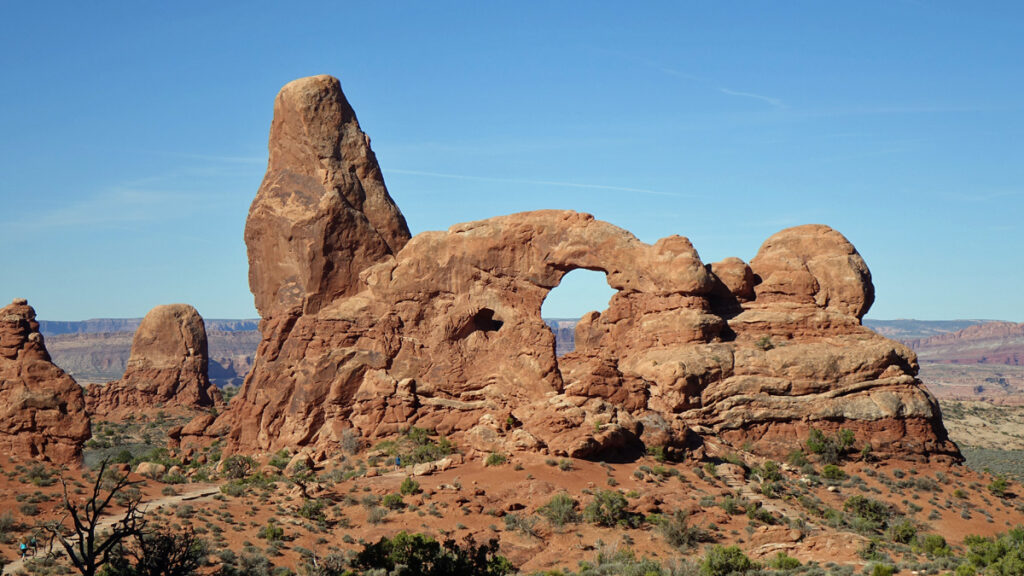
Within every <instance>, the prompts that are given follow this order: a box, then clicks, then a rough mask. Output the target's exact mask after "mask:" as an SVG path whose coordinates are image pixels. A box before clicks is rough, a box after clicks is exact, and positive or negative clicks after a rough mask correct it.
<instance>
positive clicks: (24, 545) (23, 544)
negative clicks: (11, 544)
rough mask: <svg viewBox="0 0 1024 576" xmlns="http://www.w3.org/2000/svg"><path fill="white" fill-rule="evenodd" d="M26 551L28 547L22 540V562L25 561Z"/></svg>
mask: <svg viewBox="0 0 1024 576" xmlns="http://www.w3.org/2000/svg"><path fill="white" fill-rule="evenodd" d="M27 551H28V546H27V545H26V544H25V541H24V540H22V541H21V559H22V560H24V559H25V552H27Z"/></svg>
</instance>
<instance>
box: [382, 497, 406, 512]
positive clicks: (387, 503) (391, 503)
mask: <svg viewBox="0 0 1024 576" xmlns="http://www.w3.org/2000/svg"><path fill="white" fill-rule="evenodd" d="M381 504H383V505H384V507H385V508H387V509H388V510H401V509H402V508H403V507H404V506H405V502H403V501H402V495H401V494H395V493H391V494H387V495H385V496H384V500H383V501H381Z"/></svg>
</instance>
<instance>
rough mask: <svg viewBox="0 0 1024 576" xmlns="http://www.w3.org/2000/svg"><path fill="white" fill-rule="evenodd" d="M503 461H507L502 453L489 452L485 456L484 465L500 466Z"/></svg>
mask: <svg viewBox="0 0 1024 576" xmlns="http://www.w3.org/2000/svg"><path fill="white" fill-rule="evenodd" d="M505 462H508V458H506V457H505V455H504V454H501V453H499V452H491V453H490V454H489V455H488V456H487V461H485V462H484V466H501V465H502V464H504V463H505Z"/></svg>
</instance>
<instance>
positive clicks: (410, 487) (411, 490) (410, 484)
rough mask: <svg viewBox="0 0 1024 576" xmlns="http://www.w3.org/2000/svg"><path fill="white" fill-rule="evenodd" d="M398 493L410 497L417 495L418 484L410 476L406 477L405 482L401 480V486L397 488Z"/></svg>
mask: <svg viewBox="0 0 1024 576" xmlns="http://www.w3.org/2000/svg"><path fill="white" fill-rule="evenodd" d="M398 491H399V492H401V493H402V494H405V495H406V496H410V495H412V494H419V492H420V483H419V482H417V481H415V480H413V479H412V476H406V477H405V480H402V485H401V486H400V487H399V488H398Z"/></svg>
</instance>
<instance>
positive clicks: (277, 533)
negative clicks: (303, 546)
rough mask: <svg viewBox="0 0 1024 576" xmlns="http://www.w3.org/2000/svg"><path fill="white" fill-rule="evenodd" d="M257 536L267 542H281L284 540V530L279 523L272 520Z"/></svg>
mask: <svg viewBox="0 0 1024 576" xmlns="http://www.w3.org/2000/svg"><path fill="white" fill-rule="evenodd" d="M256 536H257V537H259V538H263V539H264V540H266V541H267V542H280V541H281V540H283V539H284V528H282V527H281V526H279V525H278V524H277V521H276V520H274V519H273V518H271V519H270V520H268V521H267V524H266V525H265V526H263V527H262V528H260V531H259V532H257V533H256Z"/></svg>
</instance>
